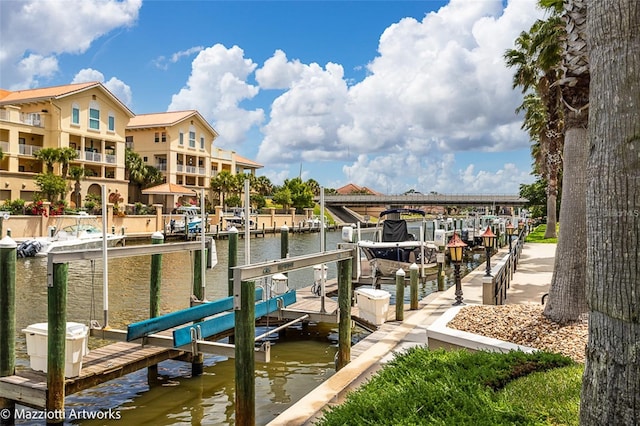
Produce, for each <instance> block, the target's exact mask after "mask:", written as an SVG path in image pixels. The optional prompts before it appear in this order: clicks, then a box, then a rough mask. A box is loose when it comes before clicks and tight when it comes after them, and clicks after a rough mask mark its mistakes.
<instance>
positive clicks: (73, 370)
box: [22, 322, 89, 377]
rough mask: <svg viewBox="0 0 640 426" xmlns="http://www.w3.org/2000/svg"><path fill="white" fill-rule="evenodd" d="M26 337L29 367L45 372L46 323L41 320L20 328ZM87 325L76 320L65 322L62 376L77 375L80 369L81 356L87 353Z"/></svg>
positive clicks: (47, 330) (46, 348) (47, 329)
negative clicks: (65, 334)
mask: <svg viewBox="0 0 640 426" xmlns="http://www.w3.org/2000/svg"><path fill="white" fill-rule="evenodd" d="M22 332H23V333H25V334H26V337H27V354H28V355H29V358H30V361H31V368H32V369H34V370H37V371H44V372H45V373H46V372H47V350H48V346H47V344H48V343H47V335H48V332H49V328H48V324H47V323H46V322H41V323H37V324H31V325H30V326H28V327H27V328H25V329H23V330H22ZM88 335H89V327H87V326H86V325H84V324H80V323H77V322H68V323H67V336H66V339H65V364H64V376H65V377H77V376H79V375H80V370H81V369H82V357H83V356H85V355H86V354H88V353H89V349H88V342H89V339H88Z"/></svg>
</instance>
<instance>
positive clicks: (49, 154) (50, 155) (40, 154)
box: [33, 148, 60, 173]
mask: <svg viewBox="0 0 640 426" xmlns="http://www.w3.org/2000/svg"><path fill="white" fill-rule="evenodd" d="M33 156H34V157H36V158H37V159H38V160H40V161H42V162H43V163H44V164H45V166H46V168H47V173H53V166H54V164H55V163H56V162H58V160H59V158H60V150H59V149H58V148H42V149H41V150H39V151H36V152H34V153H33Z"/></svg>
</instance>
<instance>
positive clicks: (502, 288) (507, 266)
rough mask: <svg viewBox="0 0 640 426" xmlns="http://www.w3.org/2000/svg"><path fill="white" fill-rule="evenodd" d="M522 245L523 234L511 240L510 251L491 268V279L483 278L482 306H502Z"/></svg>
mask: <svg viewBox="0 0 640 426" xmlns="http://www.w3.org/2000/svg"><path fill="white" fill-rule="evenodd" d="M523 245H524V232H523V233H521V234H520V235H519V236H518V237H517V238H514V239H513V240H512V249H511V252H510V253H508V254H507V255H506V256H505V257H503V258H502V259H501V260H499V261H498V263H497V264H496V265H494V266H493V268H491V272H493V276H492V277H485V278H484V279H483V282H482V303H483V304H484V305H504V304H505V302H506V300H507V290H508V289H509V287H510V285H511V280H512V279H513V274H514V272H515V271H516V269H517V266H518V260H519V259H520V255H521V254H522V246H523Z"/></svg>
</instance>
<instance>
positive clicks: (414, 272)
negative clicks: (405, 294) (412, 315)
mask: <svg viewBox="0 0 640 426" xmlns="http://www.w3.org/2000/svg"><path fill="white" fill-rule="evenodd" d="M409 277H410V280H411V281H410V287H411V288H410V290H411V306H410V309H411V310H412V311H415V310H416V309H418V265H416V264H415V263H412V264H411V266H410V267H409Z"/></svg>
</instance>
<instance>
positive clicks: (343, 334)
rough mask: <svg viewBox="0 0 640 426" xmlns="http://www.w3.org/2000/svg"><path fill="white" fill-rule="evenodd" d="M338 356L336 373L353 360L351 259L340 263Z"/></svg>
mask: <svg viewBox="0 0 640 426" xmlns="http://www.w3.org/2000/svg"><path fill="white" fill-rule="evenodd" d="M337 266H338V309H339V310H340V316H339V319H338V321H339V323H338V356H337V358H336V371H339V370H340V369H342V368H343V367H344V366H346V365H347V364H348V363H349V360H350V359H351V269H352V267H353V260H352V259H351V258H349V259H345V260H341V261H339V262H338V265H337Z"/></svg>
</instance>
